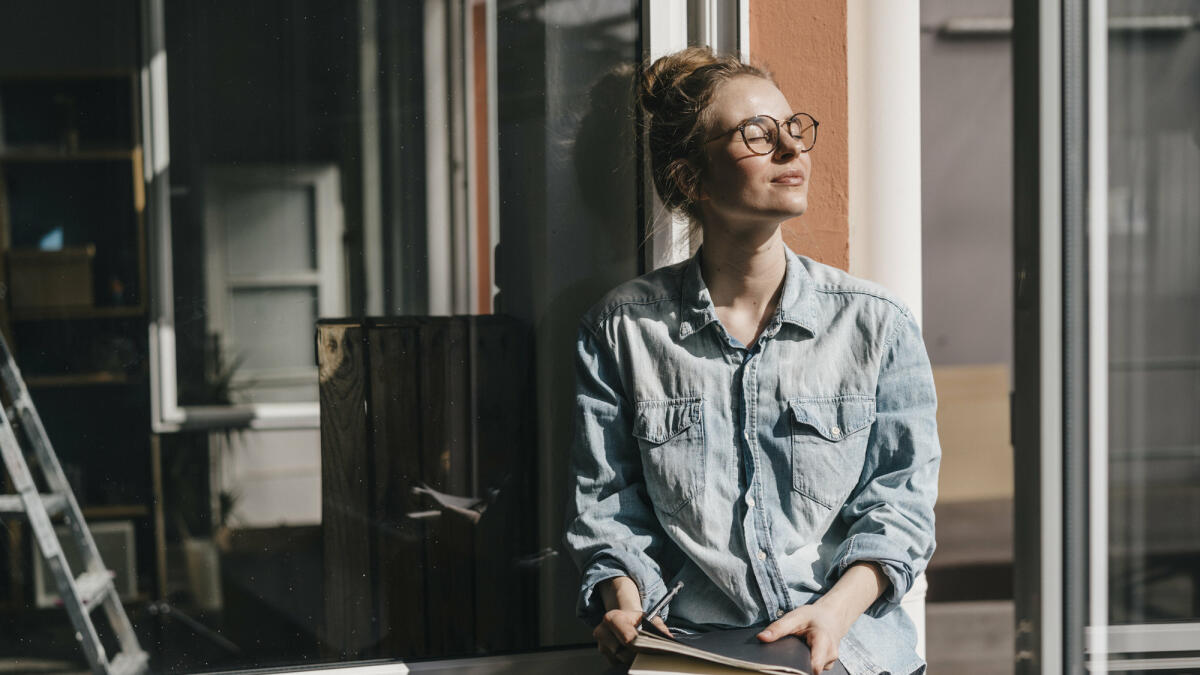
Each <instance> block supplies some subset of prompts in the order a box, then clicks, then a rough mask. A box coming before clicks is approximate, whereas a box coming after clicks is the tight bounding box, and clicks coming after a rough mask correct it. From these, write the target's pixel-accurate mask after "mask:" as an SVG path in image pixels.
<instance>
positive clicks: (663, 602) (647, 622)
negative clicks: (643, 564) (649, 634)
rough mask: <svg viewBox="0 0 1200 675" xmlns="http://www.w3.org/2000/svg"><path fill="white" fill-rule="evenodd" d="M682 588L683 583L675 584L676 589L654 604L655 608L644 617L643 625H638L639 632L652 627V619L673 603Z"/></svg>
mask: <svg viewBox="0 0 1200 675" xmlns="http://www.w3.org/2000/svg"><path fill="white" fill-rule="evenodd" d="M681 588H683V582H682V581H681V582H679V583H677V584H675V588H672V589H671V590H670V591H669V592H668V593H667V594H666V595H664V596H663V599H662V600H659V601H658V602H656V603H654V606H653V607H651V608H650V611H649V612H646V615H645V616H643V617H642V621H641V623H639V624H638V630H642V629H643V628H646V627H647V626H650V625H651V624H650V619H652V618H654V617H656V616H658V613H659V612H661V611H662V608H663V607H666V606H667V603H668V602H670V601H671V598H673V597H675V594H676V593H678V592H679V589H681Z"/></svg>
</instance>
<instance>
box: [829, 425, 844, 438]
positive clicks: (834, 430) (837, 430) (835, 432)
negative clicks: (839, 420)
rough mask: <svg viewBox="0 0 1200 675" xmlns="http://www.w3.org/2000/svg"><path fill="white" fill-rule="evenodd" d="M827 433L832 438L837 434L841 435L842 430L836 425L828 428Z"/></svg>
mask: <svg viewBox="0 0 1200 675" xmlns="http://www.w3.org/2000/svg"><path fill="white" fill-rule="evenodd" d="M829 434H830V435H831V436H833V437H834V438H837V437H838V436H841V435H842V430H841V429H839V428H837V427H834V428H832V429H830V430H829Z"/></svg>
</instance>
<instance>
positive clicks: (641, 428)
mask: <svg viewBox="0 0 1200 675" xmlns="http://www.w3.org/2000/svg"><path fill="white" fill-rule="evenodd" d="M703 410H704V407H703V401H702V400H701V398H700V397H698V396H696V397H689V398H677V399H670V400H665V401H640V402H638V404H637V411H636V415H635V417H634V421H633V436H634V437H635V438H636V439H637V441H638V445H639V446H640V448H641V454H642V467H643V470H644V474H645V478H646V491H647V492H648V493H649V494H650V499H651V500H652V501H653V502H654V505H655V507H657V508H658V509H659V510H660V511H663V512H664V513H667V514H674V513H675V512H677V511H679V510H680V509H681V508H683V507H684V506H685V505H686V504H687V503H688V502H690V501H692V500H693V499H695V498H696V496H697V495H699V494H700V492H702V491H703V490H704V464H705V462H704V460H705V454H706V453H705V451H704V415H703Z"/></svg>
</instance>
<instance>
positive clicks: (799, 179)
mask: <svg viewBox="0 0 1200 675" xmlns="http://www.w3.org/2000/svg"><path fill="white" fill-rule="evenodd" d="M771 182H772V183H776V184H779V185H802V184H803V183H804V174H802V173H800V172H799V171H796V172H792V173H785V174H781V175H779V176H776V177H775V178H774V179H772V180H771Z"/></svg>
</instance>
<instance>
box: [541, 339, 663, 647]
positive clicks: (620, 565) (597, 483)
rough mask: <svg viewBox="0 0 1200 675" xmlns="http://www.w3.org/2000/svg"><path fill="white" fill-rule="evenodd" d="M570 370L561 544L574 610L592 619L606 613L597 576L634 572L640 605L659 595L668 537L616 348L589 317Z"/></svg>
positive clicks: (594, 619)
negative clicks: (654, 503)
mask: <svg viewBox="0 0 1200 675" xmlns="http://www.w3.org/2000/svg"><path fill="white" fill-rule="evenodd" d="M575 369H576V395H575V432H574V440H573V443H572V447H571V461H570V466H571V473H570V481H571V494H570V496H569V498H568V512H567V519H566V533H565V535H564V537H563V543H564V544H565V546H566V548H567V551H568V552H569V553H570V555H571V557H572V559H573V560H574V561H575V564H576V565H577V566H578V567H579V569H580V571H581V572H582V581H581V585H580V590H579V599H578V604H577V611H578V614H579V616H580V617H581V618H583V619H585V620H587V621H588V622H589V623H592V624H595V623H598V622H599V621H600V619H601V618H602V617H603V615H604V605H603V602H602V601H601V600H600V597H599V596H598V595H597V594H596V593H595V590H596V584H598V583H600V582H601V581H604V580H606V579H611V578H614V577H619V576H628V577H630V578H631V579H633V581H634V582H635V583H636V584H637V587H638V590H639V592H640V594H641V599H642V609H643V610H648V609H649V608H650V607H651V606H652V605H653V604H654V603H655V602H657V601H658V599H659V598H661V597H662V596H663V595H664V593H665V585H664V583H663V573H662V568H661V567H660V566H659V563H658V562H657V561H656V558H659V556H660V554H661V552H662V550H663V548H664V547H666V546H671V544H670V543H669V541H668V540H667V536H666V534H665V533H664V532H663V530H662V526H661V525H660V524H659V522H658V518H657V517H656V516H655V515H654V511H653V510H652V509H651V508H650V505H649V499H648V498H647V496H646V489H645V484H644V482H643V477H642V464H641V456H640V453H639V450H638V447H637V442H636V440H635V439H634V438H633V437H632V435H631V433H630V431H631V425H632V420H631V414H630V405H629V402H628V400H627V399H626V396H625V393H624V389H623V386H622V384H621V379H620V372H619V369H618V366H617V362H616V357H615V354H614V351H613V350H612V348H611V346H610V345H609V344H608V342H607V341H606V340H604V339H603V338H602V337H600V336H597V335H596V334H595V333H593V332H592V330H591V329H590V328H589V327H588V326H587V325H586V324H585V325H583V326H581V327H580V330H579V337H578V340H577V343H576V358H575Z"/></svg>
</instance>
